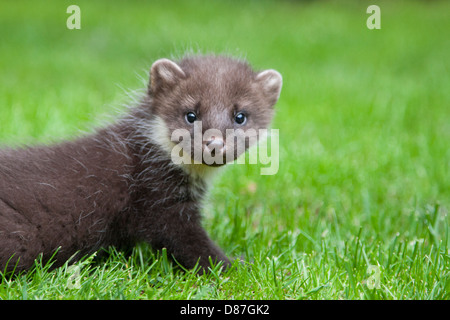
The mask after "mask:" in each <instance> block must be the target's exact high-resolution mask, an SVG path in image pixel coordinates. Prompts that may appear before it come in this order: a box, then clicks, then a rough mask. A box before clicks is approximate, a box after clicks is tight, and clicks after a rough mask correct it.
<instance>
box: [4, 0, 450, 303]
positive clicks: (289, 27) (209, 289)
mask: <svg viewBox="0 0 450 320" xmlns="http://www.w3.org/2000/svg"><path fill="white" fill-rule="evenodd" d="M70 4H72V2H67V1H65V2H64V1H58V2H52V3H50V4H49V2H48V1H34V2H6V3H2V4H1V5H0V30H1V41H0V70H1V73H0V119H1V125H0V143H1V144H3V145H15V144H19V143H34V142H36V141H45V142H49V141H55V140H60V139H64V138H68V137H72V136H74V135H77V134H78V132H79V130H80V129H81V130H89V128H90V127H92V126H93V125H95V124H96V123H98V118H103V117H104V116H105V115H111V114H112V115H113V114H114V112H115V111H114V110H115V109H117V108H119V109H120V106H121V105H122V104H123V103H126V102H127V99H128V98H127V96H126V94H125V93H124V90H123V88H125V89H131V90H134V89H139V88H142V87H143V86H144V85H145V83H146V79H147V72H148V69H149V66H150V65H151V63H152V62H153V61H154V60H155V59H157V58H160V57H170V56H172V55H175V56H179V55H181V54H182V53H183V52H184V51H185V50H187V49H191V48H192V49H193V50H199V51H202V52H210V51H213V52H227V53H232V54H235V55H238V56H246V57H247V59H248V60H249V61H250V62H251V63H252V64H253V65H254V66H255V67H257V68H260V69H263V68H275V69H277V70H279V71H280V72H281V73H282V74H283V78H284V88H283V91H282V95H281V99H280V101H279V104H278V105H277V115H276V118H275V121H274V124H273V128H279V129H280V144H281V145H280V170H279V172H278V173H277V174H276V175H273V176H261V175H259V167H256V166H237V165H235V166H231V167H230V168H228V169H227V170H226V172H225V174H223V175H222V176H221V177H220V179H218V180H217V182H216V183H215V186H214V189H213V190H212V192H211V195H210V201H209V202H208V205H207V206H206V207H205V210H204V216H205V219H204V225H205V228H206V229H207V230H208V232H209V233H210V235H211V237H212V238H213V239H215V240H216V241H217V242H218V244H219V245H220V246H221V247H222V248H223V249H224V250H225V251H226V253H227V254H228V255H229V256H231V257H239V258H241V259H242V260H243V261H244V262H242V263H239V262H236V263H235V265H234V268H232V269H230V270H229V271H226V272H223V271H220V269H219V268H214V269H213V271H212V272H211V273H210V274H209V275H205V276H197V275H195V273H194V272H185V271H183V270H182V269H181V268H179V267H177V266H174V265H173V263H172V262H170V261H169V260H168V259H167V256H166V254H165V253H164V252H153V251H151V250H150V249H149V248H148V247H146V246H144V245H142V246H138V247H137V248H136V249H135V250H134V252H133V254H132V255H131V256H130V257H127V256H124V255H123V253H120V252H116V251H114V250H113V251H112V252H111V254H110V255H109V257H108V258H107V259H106V260H100V261H97V260H95V259H94V257H87V258H86V259H85V260H83V261H81V262H79V263H77V264H76V266H77V268H78V269H77V268H75V269H74V268H73V267H72V268H68V267H67V266H65V267H62V268H58V269H56V270H53V271H49V270H48V266H42V265H41V264H40V263H39V261H37V262H36V268H35V270H33V271H32V272H29V273H27V274H21V275H19V276H15V277H7V276H4V275H3V276H0V298H2V299H449V292H450V268H449V264H450V252H449V243H450V237H449V230H448V227H449V217H448V212H449V208H450V90H449V89H448V88H450V58H449V57H450V38H449V37H448V32H445V31H446V30H450V20H449V19H448V12H449V10H450V3H449V2H448V1H434V2H425V1H409V2H406V1H405V2H403V1H395V2H393V1H377V4H378V5H379V6H380V8H381V19H382V20H381V27H382V28H381V30H368V29H367V28H366V19H367V18H368V14H366V8H367V6H368V4H367V3H366V2H364V1H352V2H350V1H339V2H338V1H334V2H333V1H306V2H299V1H277V2H272V1H249V2H242V1H240V2H233V1H232V2H219V1H209V2H207V4H202V3H200V2H198V1H189V2H188V1H186V2H182V1H176V2H170V4H169V3H163V2H162V1H161V2H156V3H151V4H144V3H143V2H138V1H126V2H125V1H122V2H117V3H116V2H114V5H113V4H111V3H110V2H106V1H95V2H92V1H77V4H78V5H79V6H80V8H81V12H82V22H81V23H82V29H81V30H72V31H71V30H68V29H67V28H66V27H65V22H66V19H67V17H68V14H66V13H65V12H66V8H67V6H68V5H70ZM370 266H376V267H377V268H378V271H379V273H377V274H375V273H373V272H372V269H370ZM76 270H78V271H79V275H80V277H79V279H80V282H79V285H77V284H76V283H75V285H73V284H72V282H73V280H74V279H78V278H76V277H74V272H75V271H76ZM378 274H379V284H380V286H379V288H378V289H377V288H373V287H372V286H371V283H372V282H371V281H372V280H373V279H374V278H375V277H376V276H377V275H378ZM71 284H72V285H71Z"/></svg>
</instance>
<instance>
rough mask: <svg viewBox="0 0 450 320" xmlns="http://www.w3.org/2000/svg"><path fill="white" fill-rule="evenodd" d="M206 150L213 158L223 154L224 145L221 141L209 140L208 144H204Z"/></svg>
mask: <svg viewBox="0 0 450 320" xmlns="http://www.w3.org/2000/svg"><path fill="white" fill-rule="evenodd" d="M206 148H207V150H208V151H209V153H210V154H211V156H212V157H214V156H215V155H216V152H217V154H223V153H224V151H225V143H224V142H223V140H222V139H218V138H216V139H211V140H209V141H208V142H206Z"/></svg>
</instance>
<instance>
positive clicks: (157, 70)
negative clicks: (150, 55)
mask: <svg viewBox="0 0 450 320" xmlns="http://www.w3.org/2000/svg"><path fill="white" fill-rule="evenodd" d="M184 78H186V74H185V73H184V71H183V70H182V69H181V68H180V67H179V66H178V65H177V64H176V63H175V62H173V61H171V60H169V59H159V60H157V61H155V62H154V63H153V65H152V68H151V69H150V86H149V89H150V92H151V93H157V92H159V91H161V90H162V91H164V90H167V89H170V88H172V87H173V86H174V85H175V84H177V83H178V82H179V81H180V80H181V79H184Z"/></svg>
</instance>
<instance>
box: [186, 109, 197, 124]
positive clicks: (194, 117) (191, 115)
mask: <svg viewBox="0 0 450 320" xmlns="http://www.w3.org/2000/svg"><path fill="white" fill-rule="evenodd" d="M195 120H197V115H196V114H195V113H194V112H192V111H191V112H188V113H186V121H187V122H189V123H194V121H195Z"/></svg>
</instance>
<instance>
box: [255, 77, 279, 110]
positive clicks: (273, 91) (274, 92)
mask: <svg viewBox="0 0 450 320" xmlns="http://www.w3.org/2000/svg"><path fill="white" fill-rule="evenodd" d="M256 81H257V82H259V83H260V84H261V87H262V89H263V91H264V94H265V95H266V97H267V98H268V99H269V101H270V103H271V104H272V105H274V104H275V103H277V101H278V98H279V97H280V93H281V87H282V85H283V77H282V76H281V74H280V73H279V72H278V71H276V70H273V69H269V70H264V71H261V72H260V73H258V74H257V75H256Z"/></svg>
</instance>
